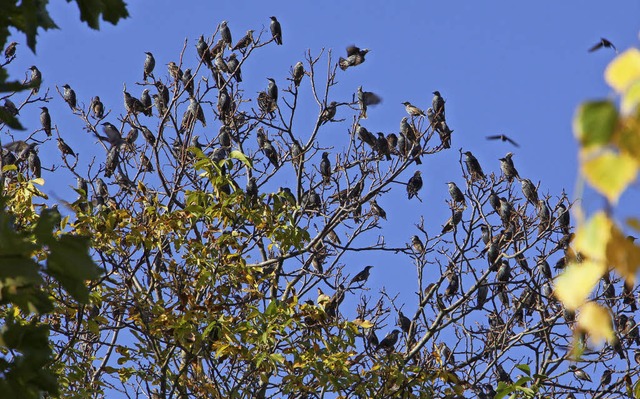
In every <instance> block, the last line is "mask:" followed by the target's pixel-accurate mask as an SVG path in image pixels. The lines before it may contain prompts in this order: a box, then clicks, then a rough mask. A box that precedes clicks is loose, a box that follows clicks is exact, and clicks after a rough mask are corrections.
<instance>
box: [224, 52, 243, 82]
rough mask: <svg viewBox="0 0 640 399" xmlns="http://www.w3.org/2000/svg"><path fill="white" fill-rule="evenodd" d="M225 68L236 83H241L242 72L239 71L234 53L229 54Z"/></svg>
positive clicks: (238, 63) (238, 62) (238, 64)
mask: <svg viewBox="0 0 640 399" xmlns="http://www.w3.org/2000/svg"><path fill="white" fill-rule="evenodd" d="M227 68H229V73H230V74H231V76H233V77H234V78H235V80H236V82H242V71H241V70H240V61H238V58H236V53H231V54H230V55H229V59H228V60H227Z"/></svg>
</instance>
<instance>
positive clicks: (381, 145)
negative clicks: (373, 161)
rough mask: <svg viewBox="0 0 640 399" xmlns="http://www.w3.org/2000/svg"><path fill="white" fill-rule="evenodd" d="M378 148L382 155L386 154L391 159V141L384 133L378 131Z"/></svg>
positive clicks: (388, 159)
mask: <svg viewBox="0 0 640 399" xmlns="http://www.w3.org/2000/svg"><path fill="white" fill-rule="evenodd" d="M375 148H376V150H377V151H378V154H380V156H384V157H385V158H386V160H387V161H390V160H391V151H390V149H389V142H388V141H387V138H386V137H385V136H384V133H382V132H378V138H377V139H376V146H375Z"/></svg>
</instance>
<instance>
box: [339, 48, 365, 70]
mask: <svg viewBox="0 0 640 399" xmlns="http://www.w3.org/2000/svg"><path fill="white" fill-rule="evenodd" d="M368 52H369V49H367V48H365V49H362V50H360V48H358V47H356V46H353V45H351V46H349V47H347V58H346V59H345V58H342V57H340V59H339V60H338V65H340V69H342V70H343V71H345V70H347V68H349V67H353V66H356V65H360V64H362V63H363V62H364V57H365V55H367V53H368Z"/></svg>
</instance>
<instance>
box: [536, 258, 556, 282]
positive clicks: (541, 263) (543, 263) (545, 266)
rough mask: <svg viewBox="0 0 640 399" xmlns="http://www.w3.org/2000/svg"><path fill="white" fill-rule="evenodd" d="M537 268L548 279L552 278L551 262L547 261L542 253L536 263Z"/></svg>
mask: <svg viewBox="0 0 640 399" xmlns="http://www.w3.org/2000/svg"><path fill="white" fill-rule="evenodd" d="M536 269H537V271H538V273H539V274H540V275H541V276H544V277H545V278H546V279H547V280H551V277H553V276H552V274H551V266H549V262H547V258H545V257H544V256H542V255H540V256H538V262H537V265H536Z"/></svg>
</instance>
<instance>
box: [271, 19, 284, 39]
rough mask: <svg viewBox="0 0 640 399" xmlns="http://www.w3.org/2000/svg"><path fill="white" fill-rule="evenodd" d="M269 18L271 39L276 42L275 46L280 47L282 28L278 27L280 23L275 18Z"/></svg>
mask: <svg viewBox="0 0 640 399" xmlns="http://www.w3.org/2000/svg"><path fill="white" fill-rule="evenodd" d="M269 18H271V24H270V25H269V28H270V29H271V36H272V37H273V40H275V41H276V44H277V45H279V46H280V45H282V28H281V27H280V22H278V20H277V19H276V17H269Z"/></svg>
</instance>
